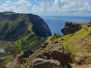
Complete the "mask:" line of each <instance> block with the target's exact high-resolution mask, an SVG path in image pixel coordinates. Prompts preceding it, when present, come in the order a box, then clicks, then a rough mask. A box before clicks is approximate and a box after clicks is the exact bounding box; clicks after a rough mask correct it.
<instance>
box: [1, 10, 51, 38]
mask: <svg viewBox="0 0 91 68" xmlns="http://www.w3.org/2000/svg"><path fill="white" fill-rule="evenodd" d="M29 23H31V24H32V31H33V32H34V33H35V34H36V35H37V36H39V37H47V36H50V35H51V32H50V29H49V27H48V25H47V24H46V23H45V22H44V20H43V19H42V18H40V17H39V16H37V15H33V14H19V13H13V12H2V13H0V38H1V39H4V38H5V39H7V40H15V39H17V38H19V37H20V36H21V35H25V34H27V33H28V32H29V31H28V24H29Z"/></svg>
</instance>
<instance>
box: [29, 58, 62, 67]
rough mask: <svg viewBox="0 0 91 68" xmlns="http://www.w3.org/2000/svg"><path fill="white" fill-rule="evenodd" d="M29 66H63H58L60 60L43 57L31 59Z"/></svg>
mask: <svg viewBox="0 0 91 68" xmlns="http://www.w3.org/2000/svg"><path fill="white" fill-rule="evenodd" d="M30 68H63V67H61V66H60V62H59V61H57V60H54V59H51V60H46V59H43V58H36V59H34V60H33V61H32V66H31V67H30Z"/></svg>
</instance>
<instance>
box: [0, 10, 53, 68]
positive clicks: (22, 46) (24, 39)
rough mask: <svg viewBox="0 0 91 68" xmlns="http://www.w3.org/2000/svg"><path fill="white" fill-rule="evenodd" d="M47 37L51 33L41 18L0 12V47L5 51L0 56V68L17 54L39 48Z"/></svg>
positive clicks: (32, 15)
mask: <svg viewBox="0 0 91 68" xmlns="http://www.w3.org/2000/svg"><path fill="white" fill-rule="evenodd" d="M48 36H51V31H50V29H49V27H48V25H47V24H46V23H45V21H44V20H43V19H42V18H41V17H39V16H37V15H34V14H22V13H14V12H0V40H1V41H0V47H1V48H4V49H5V53H4V54H2V53H1V55H0V58H3V59H0V68H2V66H3V65H2V63H3V64H5V63H8V62H9V61H11V60H13V59H14V58H15V56H16V55H17V54H19V53H21V52H23V51H25V50H27V49H31V50H35V49H37V48H39V47H40V46H41V45H40V44H41V43H43V42H44V41H45V40H46V37H48ZM2 42H4V44H2ZM10 58H11V59H10ZM4 61H5V62H4Z"/></svg>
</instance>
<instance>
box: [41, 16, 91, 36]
mask: <svg viewBox="0 0 91 68" xmlns="http://www.w3.org/2000/svg"><path fill="white" fill-rule="evenodd" d="M42 18H43V19H44V20H45V22H46V23H47V24H48V26H49V28H50V30H51V32H52V34H53V33H59V34H61V29H62V28H63V27H64V25H65V22H74V23H86V22H88V21H90V20H91V16H43V17H42Z"/></svg>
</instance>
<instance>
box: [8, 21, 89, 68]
mask: <svg viewBox="0 0 91 68" xmlns="http://www.w3.org/2000/svg"><path fill="white" fill-rule="evenodd" d="M80 26H81V29H79V30H78V31H75V32H73V33H71V34H67V35H64V36H59V35H54V36H50V37H48V39H47V40H46V42H45V43H44V44H43V45H45V46H43V47H42V48H39V49H37V50H36V51H35V52H34V53H32V55H30V56H29V58H28V57H27V58H26V57H25V56H26V55H27V53H28V52H26V53H23V55H21V56H18V57H17V58H16V59H15V60H14V61H13V62H11V63H9V64H7V68H9V67H10V66H12V68H13V66H16V64H17V62H19V63H20V64H17V66H19V68H41V67H42V68H91V23H85V24H80ZM23 58H25V59H26V60H25V62H24V59H23ZM21 61H22V62H21Z"/></svg>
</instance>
